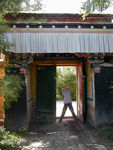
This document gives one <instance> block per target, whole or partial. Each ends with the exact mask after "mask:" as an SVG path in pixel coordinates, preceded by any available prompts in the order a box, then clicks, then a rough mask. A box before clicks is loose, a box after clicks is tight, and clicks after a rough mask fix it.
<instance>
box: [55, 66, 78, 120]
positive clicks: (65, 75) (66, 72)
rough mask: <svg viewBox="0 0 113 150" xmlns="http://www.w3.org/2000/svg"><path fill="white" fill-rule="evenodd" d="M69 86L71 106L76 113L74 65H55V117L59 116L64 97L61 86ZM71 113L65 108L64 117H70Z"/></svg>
mask: <svg viewBox="0 0 113 150" xmlns="http://www.w3.org/2000/svg"><path fill="white" fill-rule="evenodd" d="M64 87H69V88H70V90H71V100H72V106H73V109H74V112H75V114H76V115H77V101H76V66H57V67H56V118H60V116H61V113H62V110H63V106H64V101H63V99H64V97H63V94H62V88H64ZM71 117H72V114H71V111H70V110H69V108H67V110H66V113H65V116H64V118H71Z"/></svg>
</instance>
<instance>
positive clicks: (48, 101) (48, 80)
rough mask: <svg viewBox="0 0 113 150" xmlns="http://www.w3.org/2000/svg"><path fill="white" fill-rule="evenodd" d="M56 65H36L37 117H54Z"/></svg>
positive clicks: (52, 119) (50, 119)
mask: <svg viewBox="0 0 113 150" xmlns="http://www.w3.org/2000/svg"><path fill="white" fill-rule="evenodd" d="M55 77H56V66H38V67H37V119H39V120H45V121H55V119H56V78H55Z"/></svg>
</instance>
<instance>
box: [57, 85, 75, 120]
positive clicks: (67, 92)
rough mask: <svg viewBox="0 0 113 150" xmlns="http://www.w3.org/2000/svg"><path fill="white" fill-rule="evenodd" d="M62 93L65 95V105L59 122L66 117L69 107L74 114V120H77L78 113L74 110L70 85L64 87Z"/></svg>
mask: <svg viewBox="0 0 113 150" xmlns="http://www.w3.org/2000/svg"><path fill="white" fill-rule="evenodd" d="M62 94H63V95H64V107H63V111H62V114H61V117H60V119H59V121H58V122H61V121H62V119H63V118H64V115H65V112H66V110H67V107H69V109H70V111H71V113H72V115H73V118H74V120H76V115H75V113H74V110H73V106H72V100H71V96H70V88H69V87H65V88H63V89H62Z"/></svg>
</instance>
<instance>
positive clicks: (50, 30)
mask: <svg viewBox="0 0 113 150" xmlns="http://www.w3.org/2000/svg"><path fill="white" fill-rule="evenodd" d="M9 33H91V34H94V33H98V34H101V33H104V34H113V29H94V30H93V29H51V28H50V29H45V28H42V29H39V28H37V29H32V28H29V29H26V28H22V29H19V28H17V29H13V30H11V31H10V32H9Z"/></svg>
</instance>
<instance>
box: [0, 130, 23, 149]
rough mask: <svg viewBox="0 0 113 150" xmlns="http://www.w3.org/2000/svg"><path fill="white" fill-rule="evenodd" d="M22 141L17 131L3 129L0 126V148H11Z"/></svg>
mask: <svg viewBox="0 0 113 150" xmlns="http://www.w3.org/2000/svg"><path fill="white" fill-rule="evenodd" d="M21 142H22V138H21V136H20V135H18V134H17V133H15V132H13V133H11V132H9V131H5V129H3V128H0V149H2V150H13V149H15V148H16V147H17V145H19V144H20V143H21Z"/></svg>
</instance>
